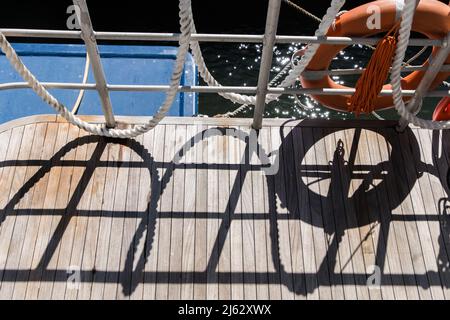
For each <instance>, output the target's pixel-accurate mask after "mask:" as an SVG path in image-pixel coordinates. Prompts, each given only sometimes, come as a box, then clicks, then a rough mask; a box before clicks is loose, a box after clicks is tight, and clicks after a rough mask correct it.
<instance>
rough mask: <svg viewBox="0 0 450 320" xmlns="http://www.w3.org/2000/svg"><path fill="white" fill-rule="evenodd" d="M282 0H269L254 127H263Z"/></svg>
mask: <svg viewBox="0 0 450 320" xmlns="http://www.w3.org/2000/svg"><path fill="white" fill-rule="evenodd" d="M280 9H281V0H269V9H268V11H267V21H266V30H265V35H264V49H263V54H262V58H261V66H260V70H259V79H258V89H257V93H256V105H255V113H254V116H253V129H256V130H259V129H261V128H262V120H263V116H264V109H265V107H266V97H267V92H268V86H269V78H270V69H271V68H272V61H273V48H274V45H275V39H276V36H277V30H278V19H279V17H280Z"/></svg>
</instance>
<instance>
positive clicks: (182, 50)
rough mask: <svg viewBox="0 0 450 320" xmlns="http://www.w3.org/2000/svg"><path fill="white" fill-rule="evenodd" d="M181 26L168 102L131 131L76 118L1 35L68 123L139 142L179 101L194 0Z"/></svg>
mask: <svg viewBox="0 0 450 320" xmlns="http://www.w3.org/2000/svg"><path fill="white" fill-rule="evenodd" d="M179 8H180V26H181V37H180V41H179V49H178V53H177V58H176V62H175V66H174V71H173V74H172V78H171V83H170V89H169V90H168V92H167V95H166V99H165V101H164V103H163V105H162V106H161V107H160V109H159V110H158V112H157V113H156V115H155V116H154V117H153V118H152V119H151V120H150V121H149V122H148V123H146V124H144V125H138V126H135V127H133V128H130V129H123V130H120V129H110V128H107V127H106V126H105V125H98V124H91V123H88V122H86V121H83V120H81V119H80V118H78V117H77V116H76V115H74V114H73V113H72V112H71V110H69V109H67V108H66V107H65V106H64V105H63V104H62V103H60V102H59V101H58V100H57V99H56V98H55V97H54V96H53V95H52V94H51V93H50V92H48V91H47V89H46V88H45V87H44V86H43V85H42V84H41V83H40V82H39V81H38V80H37V79H36V77H35V76H34V75H33V74H32V73H31V71H30V70H29V69H28V68H27V67H26V66H25V64H24V63H23V62H22V61H21V59H20V58H19V56H18V55H17V53H16V52H15V51H14V49H13V47H12V46H11V44H10V43H9V42H8V40H7V39H6V37H5V35H4V34H3V33H1V32H0V48H1V50H2V51H3V53H4V54H5V55H6V57H7V59H8V60H9V61H10V63H11V65H12V66H13V67H14V69H15V70H16V71H17V73H18V74H19V75H20V76H21V77H22V78H23V79H24V80H25V81H26V82H28V84H29V86H30V88H32V89H33V91H34V92H36V94H37V95H38V96H39V97H40V98H41V99H42V100H44V101H45V102H46V103H47V104H49V105H50V106H52V107H53V108H54V109H55V110H56V112H58V113H59V114H60V115H61V116H62V117H63V118H64V119H66V120H67V121H68V122H70V123H72V124H74V125H76V126H77V127H79V128H80V129H83V130H85V131H87V132H89V133H92V134H95V135H101V136H105V137H110V138H135V137H137V136H139V135H141V134H144V133H146V132H148V131H150V130H152V129H153V128H155V127H156V126H157V125H158V124H159V123H160V122H161V120H162V119H163V118H164V117H165V115H166V114H167V112H168V111H169V109H170V107H171V106H172V104H173V101H174V100H175V97H176V95H177V93H178V87H179V85H180V82H181V77H182V75H183V70H184V62H185V57H186V55H187V53H188V51H189V42H190V38H191V32H192V19H189V16H190V14H189V12H190V11H191V0H180V4H179Z"/></svg>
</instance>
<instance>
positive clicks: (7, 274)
mask: <svg viewBox="0 0 450 320" xmlns="http://www.w3.org/2000/svg"><path fill="white" fill-rule="evenodd" d="M236 131H238V130H236ZM306 131H307V130H306ZM311 132H312V131H311ZM204 133H205V132H202V133H200V134H198V135H197V136H196V137H193V138H192V139H190V140H189V141H187V142H186V145H185V146H184V148H183V149H182V150H185V151H186V150H189V149H190V148H192V147H194V145H195V143H196V142H198V141H201V139H200V140H199V139H198V138H199V137H198V136H199V135H200V136H201V137H204ZM235 133H236V135H235V136H233V138H236V137H237V138H238V139H239V138H240V139H244V141H245V142H246V146H247V147H246V151H245V153H244V159H243V161H242V164H241V165H238V166H234V165H231V164H227V165H219V164H199V165H195V166H196V167H197V166H198V167H201V168H213V169H218V170H231V169H234V168H235V169H237V170H238V174H237V178H236V180H235V181H234V184H232V191H231V196H230V199H229V201H228V205H227V208H226V210H225V214H223V213H217V214H215V213H208V212H205V213H197V212H195V213H187V212H180V213H179V214H180V215H177V214H176V213H174V212H171V213H164V212H159V213H158V212H157V209H156V208H157V203H158V200H159V198H160V196H161V194H162V193H163V192H164V189H165V186H166V185H167V183H168V182H169V180H170V178H171V176H172V174H173V171H174V170H176V169H182V168H185V169H186V168H188V167H190V165H189V164H181V165H180V164H176V163H174V162H170V163H157V162H155V161H154V160H153V158H152V156H151V154H150V153H149V151H148V150H146V149H145V147H144V146H142V145H140V144H139V143H138V142H136V141H134V140H114V139H105V138H99V137H93V136H89V137H85V138H79V139H77V140H74V141H72V142H70V143H68V144H67V145H66V146H65V147H64V148H62V149H61V150H60V151H59V152H57V153H56V154H55V155H54V156H53V157H52V159H50V160H48V161H43V162H42V163H40V164H39V163H38V162H39V161H36V160H31V161H30V163H32V165H40V166H41V168H40V170H39V171H38V172H37V173H36V174H35V175H34V176H33V177H32V178H31V179H30V180H29V181H27V183H26V184H25V185H23V187H22V188H21V189H20V190H19V192H17V194H16V195H15V196H14V197H13V198H12V199H11V201H10V202H9V203H8V205H7V206H6V207H5V209H3V210H2V211H0V217H1V218H2V219H1V220H0V224H1V222H3V221H4V219H5V218H6V216H8V215H14V214H17V215H26V214H46V215H47V214H52V215H61V216H63V219H62V220H61V222H60V224H59V225H58V228H57V229H56V232H55V233H54V235H53V237H52V239H51V241H50V243H49V245H48V246H47V248H46V250H45V253H44V255H43V256H42V259H41V261H40V263H39V265H38V267H37V268H36V269H34V270H0V275H1V276H0V278H3V281H59V282H64V281H67V273H66V270H49V269H47V267H48V264H49V262H50V259H51V257H52V255H53V254H54V253H55V251H56V248H57V246H58V244H59V242H60V241H61V239H62V236H63V234H64V230H65V228H66V227H67V225H68V223H69V221H70V219H71V218H73V217H74V216H76V215H78V216H96V215H102V216H111V217H116V216H117V217H120V218H127V217H141V218H142V220H141V223H140V224H139V226H138V227H137V230H136V233H135V235H134V237H133V241H132V245H131V247H130V248H129V250H128V253H127V260H126V263H125V268H124V270H123V271H120V272H109V271H97V270H83V271H82V272H81V275H82V278H81V280H82V281H83V282H105V283H110V282H118V281H120V283H121V284H122V290H123V292H124V294H125V295H130V294H131V293H132V292H133V291H134V290H135V289H136V287H137V286H138V285H139V284H140V283H149V282H157V281H158V282H161V281H164V282H167V283H180V282H181V281H182V279H183V281H190V282H193V283H207V282H210V281H216V282H218V283H258V284H265V283H267V284H269V283H281V284H283V285H286V286H287V287H288V288H289V290H291V291H293V292H295V293H297V294H303V295H306V294H307V293H309V292H312V291H314V290H315V289H316V288H317V287H319V286H331V285H339V284H342V285H366V281H367V277H368V275H367V274H365V273H359V274H357V273H354V274H344V273H334V272H331V271H330V270H331V268H332V267H333V266H335V265H336V263H337V260H336V258H337V255H338V247H339V244H340V241H341V240H342V236H343V234H344V232H345V229H346V228H348V227H355V226H362V225H366V224H370V223H374V222H376V221H382V232H380V239H379V241H378V248H377V264H378V265H379V266H381V267H383V266H384V263H385V256H386V248H385V246H386V243H385V240H384V239H386V237H387V234H388V232H389V223H390V222H391V221H393V220H397V219H398V220H403V219H408V218H410V217H405V216H399V215H392V212H391V209H388V210H385V211H380V212H381V214H380V216H378V217H375V216H371V215H370V214H369V212H368V211H367V207H368V206H369V203H370V198H371V197H372V195H370V194H369V195H367V194H366V189H367V186H368V184H367V183H368V181H369V180H370V179H372V180H373V179H374V177H377V176H379V175H380V174H381V172H382V171H383V170H384V169H386V168H387V167H390V169H398V170H409V169H410V168H409V167H406V168H403V167H402V166H403V164H404V162H403V161H402V160H401V159H402V155H401V154H399V153H398V152H397V151H396V150H400V146H399V145H398V143H399V141H398V139H397V138H396V135H395V134H394V133H393V130H390V131H389V130H388V131H387V132H384V131H382V130H380V131H377V133H379V134H381V135H382V136H383V137H384V138H385V139H386V141H389V142H390V143H391V145H392V149H393V153H394V155H393V156H392V157H391V159H390V160H389V161H387V162H385V163H382V164H379V165H378V166H376V167H375V168H372V169H373V170H372V171H371V172H370V174H369V175H368V177H367V179H368V180H367V181H365V183H363V184H362V185H361V188H360V189H359V190H358V191H357V192H355V193H354V195H355V196H354V198H353V199H342V200H340V206H342V210H341V211H337V212H334V213H333V210H331V211H329V212H326V210H325V211H324V210H323V206H324V203H325V202H327V201H330V202H331V206H333V203H334V204H335V203H336V200H335V199H333V195H332V193H333V188H330V189H331V190H330V191H331V195H330V199H328V200H326V199H325V200H324V199H322V198H315V196H314V195H313V194H312V193H311V191H309V189H308V187H307V186H302V185H301V184H298V182H299V181H292V180H289V178H292V177H296V175H295V174H294V175H293V174H292V170H294V171H295V167H292V165H291V166H289V164H290V162H289V161H288V160H287V159H289V158H291V159H293V161H294V163H295V160H296V159H297V160H298V159H300V160H301V159H303V157H304V156H305V154H306V152H307V151H308V149H309V148H310V147H312V146H313V145H314V144H316V143H317V142H318V141H320V140H321V139H322V138H323V137H324V136H326V133H322V134H318V135H306V134H303V133H304V132H302V127H296V128H294V129H293V130H292V132H291V133H290V134H289V135H288V136H287V137H283V139H282V144H281V147H280V149H279V150H278V155H279V156H280V157H281V158H282V160H281V163H282V165H281V168H280V171H279V172H278V174H276V175H275V176H267V185H268V191H269V195H270V197H269V205H270V210H269V212H270V213H269V215H267V214H265V213H261V214H259V213H257V212H255V213H252V214H249V215H245V214H243V215H241V214H239V215H236V214H234V213H235V210H236V206H237V203H238V199H239V195H240V192H241V190H242V186H243V183H244V180H245V177H246V175H247V173H248V172H249V171H251V170H261V168H262V167H264V164H262V165H256V166H255V165H252V164H250V163H249V160H248V159H249V158H250V157H248V158H247V157H246V155H247V154H248V152H249V146H248V139H247V140H246V138H245V136H246V134H245V133H243V132H235ZM217 134H222V135H226V134H227V132H226V131H225V129H223V128H217ZM359 135H360V131H358V129H356V134H355V138H354V140H353V142H352V149H351V152H350V154H351V157H350V158H352V157H353V160H354V155H355V153H356V149H357V146H358V143H359V142H358V139H359V138H358V136H359ZM404 135H405V136H404V137H406V138H407V139H409V141H410V142H412V143H411V146H412V147H411V148H412V149H411V153H412V156H413V158H414V159H415V160H417V159H419V161H420V153H419V152H418V144H417V141H415V137H414V135H413V134H411V133H410V132H407V133H406V134H404ZM208 137H210V136H208ZM298 138H300V139H303V143H304V144H303V146H300V150H303V151H301V152H300V154H296V153H295V152H294V150H295V148H294V147H295V145H294V143H298V140H295V139H298ZM433 138H434V137H433ZM442 140H443V141H447V140H448V139H442ZM435 141H438V140H437V139H433V142H435ZM90 143H97V146H96V149H95V151H94V153H93V155H92V157H91V159H90V160H89V161H87V162H84V161H81V162H74V161H72V162H71V161H67V162H66V161H64V160H62V158H63V156H64V155H65V154H66V153H68V152H69V151H70V150H72V149H74V148H78V147H80V146H82V145H84V144H90ZM109 143H112V144H120V145H122V146H124V147H128V148H131V149H132V150H133V151H134V152H136V153H137V154H138V155H139V156H140V157H141V158H142V160H143V162H131V161H129V162H128V161H127V162H121V161H116V162H102V161H100V157H101V155H102V153H103V152H104V151H105V148H106V146H107V145H108V144H109ZM444 143H445V142H444ZM297 147H299V145H297ZM433 148H436V144H435V143H434V144H433ZM260 150H262V151H264V150H263V149H262V148H260ZM443 150H450V148H448V146H446V145H444V146H443ZM396 152H397V153H396ZM344 153H345V151H344V150H343V144H342V143H338V144H337V147H336V150H335V158H334V159H333V161H332V162H330V164H329V167H328V170H329V172H330V176H334V178H333V179H334V180H335V182H336V183H339V184H340V186H341V187H340V188H337V187H336V186H335V187H334V188H337V189H334V190H335V191H334V192H337V190H342V188H343V187H342V186H343V184H344V185H348V183H349V181H348V179H349V178H350V176H351V175H352V174H353V173H352V171H353V170H354V169H355V167H356V166H355V165H354V161H353V160H351V161H349V163H350V165H349V164H348V163H347V164H346V163H345V161H344ZM178 155H179V156H180V157H183V156H184V154H183V151H179V152H178ZM266 155H267V154H266ZM403 156H404V155H403ZM435 160H436V161H441V162H445V163H447V159H446V158H444V155H443V156H442V158H439V159H438V158H436V157H435ZM352 161H353V163H351V162H352ZM291 164H292V163H291ZM419 164H421V162H419ZM1 165H3V166H6V165H30V164H29V163H28V162H27V161H23V162H19V161H18V162H16V163H14V164H13V163H2V164H1ZM99 165H102V166H118V167H127V166H128V167H140V168H147V169H148V171H149V173H150V176H151V181H152V182H151V184H152V187H151V190H152V192H151V197H150V201H149V203H148V208H147V210H145V211H144V212H126V213H124V212H105V211H89V210H77V209H76V207H77V204H78V202H79V201H80V199H81V197H82V195H83V190H84V189H85V188H86V186H87V185H88V183H89V181H90V179H91V178H92V175H93V173H94V170H95V168H97V167H99ZM445 165H446V166H447V167H448V165H447V164H445ZM54 166H86V170H85V172H84V173H83V177H82V178H81V179H80V182H79V185H78V186H77V188H76V191H75V192H74V194H73V197H72V199H71V200H70V201H69V204H68V206H67V208H66V209H63V210H57V209H54V210H48V211H46V210H36V209H28V210H27V209H25V210H19V209H14V208H15V206H16V205H17V204H18V203H19V201H20V199H21V198H22V197H23V196H24V195H25V194H26V193H27V192H28V191H29V190H30V189H31V188H32V187H33V186H34V185H35V184H36V183H37V182H38V181H39V180H40V179H42V178H43V177H44V176H45V174H46V173H48V172H49V171H50V170H51V168H52V167H54ZM161 166H163V167H165V168H166V169H167V171H166V172H165V174H164V176H163V177H162V178H161V179H159V177H158V170H157V168H159V167H161ZM442 166H443V165H442ZM297 168H298V169H299V171H300V172H302V171H303V172H305V171H314V170H315V171H316V172H323V171H324V170H318V169H320V168H318V166H317V165H315V166H313V167H312V168H311V167H308V166H303V167H302V166H301V165H300V166H298V167H297ZM408 168H409V169H408ZM311 169H313V170H311ZM322 169H323V168H322ZM359 169H361V168H359ZM363 169H364V168H363ZM365 169H367V168H365ZM388 169H389V168H388ZM394 171H395V170H394ZM420 171H422V172H429V173H432V174H434V175H436V176H439V177H440V178H441V177H442V172H438V169H436V168H434V167H430V166H427V165H424V164H421V165H419V166H417V168H413V171H411V172H406V171H404V172H405V173H406V174H407V175H409V176H414V175H415V176H416V177H419V176H420V174H421V173H420ZM388 172H392V170H388ZM345 174H348V176H347V177H344V175H345ZM286 177H287V178H286ZM384 178H386V179H387V180H389V179H394V178H393V177H389V175H387V176H384ZM333 179H332V180H333ZM300 180H301V179H300ZM441 180H442V178H441ZM392 182H393V183H394V184H398V182H395V181H393V180H391V183H392ZM442 182H444V181H443V180H442ZM283 185H284V186H283ZM443 185H444V186H445V189H446V191H447V192H448V187H447V184H446V183H443ZM397 187H398V189H399V190H400V195H401V197H400V198H403V197H406V196H407V195H408V194H409V190H410V189H411V185H410V184H408V183H405V184H399V185H398V186H397ZM297 188H298V189H297ZM344 190H345V188H344ZM305 194H306V196H307V197H308V198H309V205H310V208H309V209H308V210H310V211H307V212H306V215H305V214H304V212H303V213H302V212H301V211H302V210H301V208H300V207H299V206H298V205H299V197H300V199H301V197H302V196H304V195H305ZM344 194H345V193H344ZM277 197H278V198H279V199H281V200H282V203H284V206H285V207H287V208H288V209H289V212H290V213H292V216H291V217H286V216H284V217H283V215H279V214H277V204H276V198H277ZM442 200H443V202H445V199H442ZM324 201H325V202H324ZM400 203H401V201H397V202H393V203H391V204H394V206H393V207H396V206H397V205H398V204H400ZM328 205H330V204H328ZM351 207H353V210H351V209H349V208H351ZM443 207H444V208H445V203H444V205H443ZM443 210H444V209H443ZM313 212H315V213H317V214H319V215H320V216H321V219H322V223H319V224H317V221H319V222H320V219H315V218H314V219H313V216H312V215H311V214H312V213H313ZM355 212H360V213H362V214H360V215H357V216H354V217H353V222H354V223H356V224H354V225H352V224H351V223H349V221H350V220H351V218H352V217H351V216H349V215H354V213H355ZM335 214H337V216H336V215H335ZM202 216H203V217H207V218H211V217H216V218H217V217H222V218H223V219H222V222H221V225H220V228H219V232H218V235H217V238H216V241H215V244H214V249H213V251H212V252H217V254H213V255H212V256H211V257H210V258H209V261H208V266H207V269H206V270H205V271H203V272H145V271H144V269H145V265H146V263H147V259H148V257H149V254H150V251H151V249H152V243H153V237H154V235H155V225H156V220H157V219H158V218H168V217H170V218H177V217H180V218H186V217H194V218H198V217H202ZM308 217H309V218H308ZM255 218H256V219H264V218H266V219H267V218H269V219H270V236H271V245H272V247H271V250H272V257H273V261H272V262H273V265H274V266H275V270H276V272H275V273H257V272H250V273H245V272H217V271H216V268H217V266H218V263H219V257H220V254H221V252H222V249H223V246H224V243H225V239H226V237H227V234H228V231H229V228H230V225H231V221H232V220H233V219H255ZM316 218H317V217H316ZM415 218H418V219H420V217H415ZM283 219H301V220H302V221H304V222H307V223H309V224H312V225H316V226H320V227H323V228H324V229H325V231H326V233H327V234H330V235H333V236H334V237H333V242H332V243H331V244H330V246H329V248H328V252H327V254H326V257H325V258H324V260H323V263H322V264H321V265H320V267H319V268H318V272H317V273H292V272H291V273H290V272H287V271H286V269H285V267H284V266H283V261H281V259H280V254H279V246H280V245H281V244H280V241H279V230H278V222H279V221H281V220H283ZM339 219H340V220H339ZM355 219H356V220H355ZM423 219H425V220H427V221H428V220H430V221H431V220H433V219H441V218H439V217H433V216H429V217H425V218H423ZM441 226H442V232H441V238H440V239H441V241H440V243H439V246H440V253H439V259H440V260H441V261H440V263H439V265H440V266H442V270H439V272H437V273H436V272H427V273H426V274H423V275H414V274H412V275H408V274H390V275H383V283H384V284H390V285H416V282H417V284H418V285H421V286H423V287H426V288H427V287H430V286H442V285H444V286H446V287H450V281H448V278H447V274H448V271H447V272H445V271H446V270H445V269H444V268H445V267H444V266H447V267H448V264H449V259H448V254H447V253H448V248H447V243H448V241H447V240H446V239H447V238H448V235H449V234H450V233H449V228H448V227H447V225H446V224H444V223H442V224H441ZM381 235H383V237H384V238H383V237H381ZM143 237H145V238H146V239H145V243H146V246H145V249H144V252H143V253H142V254H141V255H140V256H139V257H138V260H137V263H135V259H136V257H135V254H136V245H137V244H138V243H139V241H140V240H141V239H142V238H143ZM133 265H136V267H135V268H133Z"/></svg>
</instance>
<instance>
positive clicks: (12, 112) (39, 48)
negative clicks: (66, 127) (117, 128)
mask: <svg viewBox="0 0 450 320" xmlns="http://www.w3.org/2000/svg"><path fill="white" fill-rule="evenodd" d="M13 47H14V49H15V50H16V51H17V53H18V54H19V56H20V57H21V59H22V60H23V61H24V63H25V64H26V65H27V66H28V67H29V69H30V70H31V71H32V72H33V73H34V74H35V75H36V77H37V78H38V79H39V80H40V81H42V82H76V83H80V82H82V79H83V73H84V67H85V62H86V50H85V47H84V45H65V44H13ZM99 49H100V53H101V56H102V62H103V66H104V69H105V74H106V77H107V81H108V83H109V84H125V85H132V84H138V85H167V84H169V83H170V78H171V75H172V69H173V66H174V63H175V58H176V54H177V48H174V47H156V46H115V45H114V46H112V45H102V46H100V48H99ZM197 81H198V78H197V71H196V67H195V64H194V62H193V59H192V57H191V56H188V57H187V59H186V64H185V72H184V75H183V78H182V85H196V84H197ZM7 82H23V80H22V79H21V78H20V76H18V75H17V73H16V72H15V70H14V69H13V68H12V66H11V65H10V64H9V62H8V60H7V59H6V57H5V56H4V55H0V83H7ZM88 82H89V83H94V78H93V75H92V72H90V73H89V80H88ZM51 93H52V94H54V95H55V97H56V98H58V99H59V100H60V101H61V102H62V103H63V104H64V105H66V106H67V107H68V108H69V109H71V108H72V106H73V104H74V103H75V101H76V99H77V97H78V93H79V92H78V90H51ZM164 99H165V93H164V92H157V93H153V92H111V100H112V103H113V109H114V113H115V114H116V115H124V116H151V115H153V114H154V113H155V112H156V111H157V110H158V109H159V107H160V106H161V104H162V103H163V102H164ZM197 111H198V97H197V94H193V93H180V94H178V96H177V98H176V101H175V102H174V104H173V106H172V108H171V110H170V113H169V115H170V116H193V115H195V114H197ZM52 113H54V111H53V109H52V108H51V107H50V106H48V105H47V104H45V103H44V102H42V100H41V99H40V98H39V97H38V96H36V94H35V93H34V92H33V91H32V90H30V89H16V90H3V91H0V123H5V122H7V121H10V120H14V119H18V118H21V117H25V116H30V115H37V114H52ZM79 114H81V115H100V114H102V109H101V104H100V99H99V97H98V94H97V92H96V91H89V90H87V91H86V92H85V96H84V99H83V102H82V104H81V106H80V110H79Z"/></svg>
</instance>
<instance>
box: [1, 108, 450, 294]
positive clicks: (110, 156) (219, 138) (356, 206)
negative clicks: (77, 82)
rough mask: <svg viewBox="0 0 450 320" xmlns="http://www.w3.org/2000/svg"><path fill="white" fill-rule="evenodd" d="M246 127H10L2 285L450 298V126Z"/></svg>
mask: <svg viewBox="0 0 450 320" xmlns="http://www.w3.org/2000/svg"><path fill="white" fill-rule="evenodd" d="M91 120H95V118H91ZM121 120H122V121H124V122H127V121H128V122H135V121H141V122H142V121H143V119H142V118H139V119H132V118H122V119H121ZM362 124H363V125H364V128H362V127H361V125H362ZM249 128H250V122H249V121H248V120H239V119H234V120H226V119H187V118H183V119H180V118H172V119H167V120H166V121H165V122H164V123H163V124H162V125H160V126H158V127H157V128H156V129H155V130H154V131H152V132H150V133H148V134H146V135H144V136H141V137H139V138H137V139H136V140H122V141H119V140H111V139H104V138H99V137H95V136H89V135H87V134H86V133H84V132H82V131H80V130H79V129H77V128H75V127H72V126H70V125H68V124H67V123H65V122H63V121H61V120H60V119H59V118H57V117H55V116H39V117H33V118H28V119H21V120H18V121H15V122H13V123H9V124H6V125H2V126H0V164H1V165H0V298H1V299H11V298H13V299H23V298H27V299H48V298H54V299H449V298H450V263H449V254H450V219H449V218H447V215H446V211H447V209H448V208H449V207H450V202H449V201H448V199H449V198H448V197H449V195H450V193H449V192H450V191H449V188H448V185H447V184H448V180H449V178H450V177H449V176H448V170H449V161H450V133H449V132H431V131H426V130H420V129H415V128H413V129H410V130H407V131H406V132H405V133H403V134H397V133H396V131H395V130H394V129H393V123H389V122H364V123H355V122H351V121H345V122H336V121H334V122H324V121H312V120H311V121H303V122H302V121H290V122H284V121H282V120H268V121H266V122H265V126H264V129H263V130H261V132H260V133H259V136H258V137H257V139H258V142H259V143H258V144H254V143H252V137H253V136H249V135H248V134H249V133H250V129H249ZM254 145H257V146H258V148H256V149H255V148H253V146H254ZM374 266H376V267H374ZM378 275H379V277H378ZM378 278H380V279H381V285H380V286H379V287H378V286H377V285H376V284H377V279H378ZM368 284H369V285H368Z"/></svg>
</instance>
